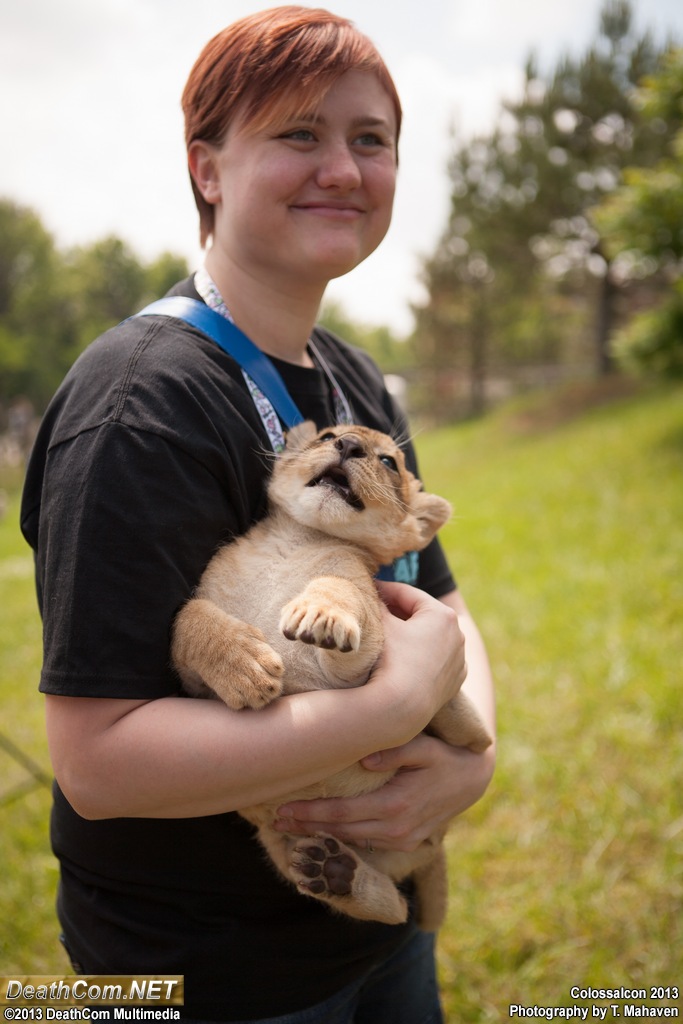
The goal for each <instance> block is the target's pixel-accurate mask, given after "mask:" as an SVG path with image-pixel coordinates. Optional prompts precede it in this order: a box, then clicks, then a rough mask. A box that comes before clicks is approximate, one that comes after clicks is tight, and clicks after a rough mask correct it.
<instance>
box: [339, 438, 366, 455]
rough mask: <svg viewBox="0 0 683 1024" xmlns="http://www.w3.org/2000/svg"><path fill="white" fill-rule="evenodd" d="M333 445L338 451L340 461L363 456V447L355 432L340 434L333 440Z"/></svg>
mask: <svg viewBox="0 0 683 1024" xmlns="http://www.w3.org/2000/svg"><path fill="white" fill-rule="evenodd" d="M334 447H335V448H336V449H337V451H338V452H339V454H340V456H341V461H342V462H346V460H347V459H364V458H365V454H366V453H365V448H364V447H363V444H362V442H361V440H360V439H359V438H358V437H356V435H355V434H342V436H341V437H338V438H337V440H336V441H335V442H334Z"/></svg>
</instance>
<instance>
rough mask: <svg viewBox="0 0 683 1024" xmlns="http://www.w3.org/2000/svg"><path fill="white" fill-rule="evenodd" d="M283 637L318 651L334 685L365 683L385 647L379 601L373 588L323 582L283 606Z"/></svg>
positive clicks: (321, 578) (313, 583)
mask: <svg viewBox="0 0 683 1024" xmlns="http://www.w3.org/2000/svg"><path fill="white" fill-rule="evenodd" d="M280 631H281V632H282V633H283V634H284V635H285V636H286V637H287V639H288V640H299V641H301V642H302V643H305V644H313V645H314V646H315V647H317V648H318V649H319V651H318V661H319V664H320V667H321V669H322V671H323V673H324V674H325V676H326V677H327V678H328V679H329V681H330V682H332V683H333V684H334V683H335V681H341V682H344V681H349V682H353V683H358V682H365V680H366V678H367V675H368V674H369V672H370V669H371V668H372V667H373V665H374V664H375V661H376V660H377V658H378V656H379V653H380V650H381V647H382V625H381V618H380V611H379V599H378V597H377V594H376V593H375V591H374V588H373V587H372V584H371V583H368V585H367V588H363V589H361V587H360V586H358V585H357V584H356V583H352V582H351V581H350V580H348V579H345V578H344V577H341V576H319V577H317V578H316V579H314V580H311V582H310V583H309V584H308V585H307V586H306V587H305V588H304V590H303V591H302V592H301V593H300V594H297V596H296V597H295V598H293V599H292V600H291V601H290V602H289V603H288V604H286V605H285V606H284V608H283V609H282V614H281V616H280ZM342 655H343V657H342Z"/></svg>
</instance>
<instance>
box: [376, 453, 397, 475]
mask: <svg viewBox="0 0 683 1024" xmlns="http://www.w3.org/2000/svg"><path fill="white" fill-rule="evenodd" d="M379 461H380V462H381V463H382V465H383V466H386V467H387V469H390V470H391V472H392V473H398V464H397V462H396V459H394V458H392V456H391V455H380V457H379Z"/></svg>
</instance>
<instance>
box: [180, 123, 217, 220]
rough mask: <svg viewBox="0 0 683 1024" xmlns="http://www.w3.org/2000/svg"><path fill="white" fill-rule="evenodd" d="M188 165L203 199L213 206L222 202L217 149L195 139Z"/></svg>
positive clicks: (190, 148)
mask: <svg viewBox="0 0 683 1024" xmlns="http://www.w3.org/2000/svg"><path fill="white" fill-rule="evenodd" d="M187 163H188V166H189V168H190V174H191V175H192V179H193V181H194V183H195V185H196V186H197V188H198V189H199V192H200V193H201V195H202V198H203V199H204V200H205V201H206V202H207V203H211V204H212V205H214V204H215V203H218V202H220V199H221V187H220V174H219V170H218V152H217V150H216V147H215V146H212V145H211V144H210V143H208V142H203V141H202V140H201V139H195V140H194V142H191V143H190V146H189V148H188V151H187Z"/></svg>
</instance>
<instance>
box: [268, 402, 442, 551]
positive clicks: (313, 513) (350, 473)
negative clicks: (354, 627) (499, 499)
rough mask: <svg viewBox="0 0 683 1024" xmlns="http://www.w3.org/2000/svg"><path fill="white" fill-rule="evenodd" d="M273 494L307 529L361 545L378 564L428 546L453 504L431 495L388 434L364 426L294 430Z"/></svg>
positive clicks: (277, 467)
mask: <svg viewBox="0 0 683 1024" xmlns="http://www.w3.org/2000/svg"><path fill="white" fill-rule="evenodd" d="M268 496H269V500H270V503H271V505H272V506H274V507H279V508H280V509H283V510H284V511H285V512H287V514H288V515H290V516H291V517H292V519H295V520H296V521H297V522H299V523H301V524H302V525H303V526H310V527H312V528H313V529H316V530H320V531H322V532H323V533H327V534H329V535H331V536H333V537H339V538H340V539H341V540H347V541H351V542H352V543H354V544H358V545H359V546H360V547H363V548H364V549H365V550H366V551H369V552H370V553H371V554H372V555H373V557H375V558H376V559H377V560H378V561H379V562H380V563H388V562H391V561H392V560H393V559H394V558H398V557H399V556H400V555H403V554H405V553H406V552H407V551H420V550H421V549H422V548H424V547H426V546H427V544H429V542H430V541H431V540H432V538H433V537H434V535H435V534H436V532H437V530H438V529H439V528H440V527H441V526H443V524H444V523H445V522H446V521H447V520H448V518H449V517H450V514H451V507H450V505H449V504H448V502H447V501H445V500H444V499H443V498H439V497H438V496H437V495H435V494H425V492H424V491H423V490H422V489H421V484H420V482H419V480H417V479H416V478H415V477H414V476H413V474H412V473H411V472H410V470H408V469H407V468H406V464H405V459H404V457H403V452H402V451H401V449H400V448H399V447H398V445H397V444H396V443H395V442H394V441H393V440H392V439H391V438H390V437H389V436H388V435H387V434H382V433H380V432H379V431H376V430H370V429H368V428H367V427H360V426H336V427H327V428H326V429H325V430H321V431H319V432H318V431H317V430H316V428H315V425H314V424H313V423H310V422H306V423H302V424H300V425H299V426H297V427H294V429H293V430H291V431H290V432H289V434H288V435H287V447H286V448H285V451H284V452H283V453H282V455H281V456H280V458H279V459H278V460H277V462H276V463H275V468H274V470H273V475H272V478H271V481H270V485H269V489H268Z"/></svg>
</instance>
